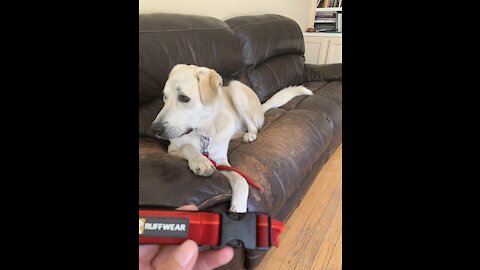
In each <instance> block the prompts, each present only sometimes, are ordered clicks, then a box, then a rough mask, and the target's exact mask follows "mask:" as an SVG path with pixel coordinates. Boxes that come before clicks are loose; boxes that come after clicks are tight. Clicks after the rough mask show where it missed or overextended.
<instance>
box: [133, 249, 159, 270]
mask: <svg viewBox="0 0 480 270" xmlns="http://www.w3.org/2000/svg"><path fill="white" fill-rule="evenodd" d="M157 251H158V245H140V246H138V269H139V270H144V269H146V270H150V261H151V260H152V258H153V257H154V256H155V254H156V253H157Z"/></svg>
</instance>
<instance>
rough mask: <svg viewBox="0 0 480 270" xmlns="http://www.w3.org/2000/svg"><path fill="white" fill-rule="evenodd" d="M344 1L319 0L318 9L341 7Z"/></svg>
mask: <svg viewBox="0 0 480 270" xmlns="http://www.w3.org/2000/svg"><path fill="white" fill-rule="evenodd" d="M341 6H342V0H317V8H329V7H341Z"/></svg>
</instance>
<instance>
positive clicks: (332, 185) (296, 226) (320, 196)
mask: <svg viewBox="0 0 480 270" xmlns="http://www.w3.org/2000/svg"><path fill="white" fill-rule="evenodd" d="M341 182H342V145H340V146H339V148H338V149H337V151H336V152H335V153H334V154H333V155H332V157H331V158H330V159H329V160H328V162H327V163H326V164H325V165H324V167H323V168H322V170H321V171H320V173H319V174H318V176H317V177H316V179H315V180H314V183H313V184H312V186H311V187H310V189H309V190H308V192H307V194H306V195H305V197H304V199H303V200H302V201H301V202H300V205H299V206H298V208H297V209H296V210H295V211H294V213H293V214H292V216H291V217H290V218H289V220H288V222H287V224H286V229H285V232H284V233H283V234H282V235H281V236H280V247H279V248H276V249H272V250H270V251H269V252H268V253H267V255H266V256H265V258H264V259H263V261H262V263H261V264H260V265H259V266H258V267H257V268H256V269H259V270H271V269H274V270H282V269H288V270H290V269H325V268H326V267H330V269H341V267H342V266H341V256H342V254H341V239H342V238H341V227H342V225H341V224H342V219H341V213H342V207H341V201H342V183H341ZM339 241H340V243H339ZM316 267H320V268H316Z"/></svg>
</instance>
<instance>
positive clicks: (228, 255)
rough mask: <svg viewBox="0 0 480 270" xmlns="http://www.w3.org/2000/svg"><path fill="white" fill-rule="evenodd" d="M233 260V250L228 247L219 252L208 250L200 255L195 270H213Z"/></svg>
mask: <svg viewBox="0 0 480 270" xmlns="http://www.w3.org/2000/svg"><path fill="white" fill-rule="evenodd" d="M232 258H233V248H232V247H229V246H226V247H224V248H222V249H219V250H207V251H203V252H201V253H200V254H199V255H198V259H197V264H196V265H195V268H194V269H195V270H211V269H213V268H217V267H220V266H222V265H225V264H227V263H228V262H230V261H231V260H232Z"/></svg>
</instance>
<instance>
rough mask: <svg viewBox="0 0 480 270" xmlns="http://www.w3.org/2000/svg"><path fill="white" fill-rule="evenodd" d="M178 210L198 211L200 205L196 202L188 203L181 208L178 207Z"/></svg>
mask: <svg viewBox="0 0 480 270" xmlns="http://www.w3.org/2000/svg"><path fill="white" fill-rule="evenodd" d="M177 210H186V211H198V206H196V205H194V204H187V205H184V206H180V207H179V208H177Z"/></svg>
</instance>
